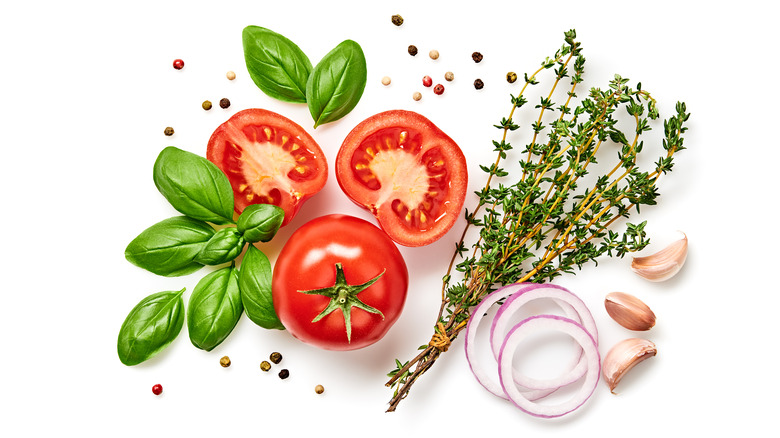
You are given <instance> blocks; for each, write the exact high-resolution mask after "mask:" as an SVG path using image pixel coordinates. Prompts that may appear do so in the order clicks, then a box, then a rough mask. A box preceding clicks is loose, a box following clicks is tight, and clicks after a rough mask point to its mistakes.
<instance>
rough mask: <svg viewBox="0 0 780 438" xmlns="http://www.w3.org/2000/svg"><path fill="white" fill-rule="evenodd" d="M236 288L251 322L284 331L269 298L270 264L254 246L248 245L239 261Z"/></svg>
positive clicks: (271, 298) (270, 297) (271, 299)
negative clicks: (239, 266) (239, 267)
mask: <svg viewBox="0 0 780 438" xmlns="http://www.w3.org/2000/svg"><path fill="white" fill-rule="evenodd" d="M238 288H239V290H240V291H241V302H242V303H243V304H244V310H246V316H248V317H249V319H250V320H252V322H254V323H255V324H257V325H259V326H260V327H262V328H265V329H279V330H284V326H283V325H282V322H281V321H279V317H278V316H277V315H276V311H275V310H274V304H273V297H272V296H271V263H270V262H269V261H268V257H266V256H265V254H263V252H262V251H260V250H259V249H257V248H256V247H255V246H254V245H249V249H247V251H246V254H244V259H243V260H242V261H241V269H240V270H239V271H238Z"/></svg>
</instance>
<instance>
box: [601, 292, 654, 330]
mask: <svg viewBox="0 0 780 438" xmlns="http://www.w3.org/2000/svg"><path fill="white" fill-rule="evenodd" d="M604 307H605V308H606V309H607V313H608V314H609V316H611V317H612V319H614V320H615V322H617V323H618V324H620V325H622V326H623V327H625V328H627V329H629V330H634V331H646V330H650V329H651V328H653V326H654V325H655V313H653V311H652V310H650V307H648V306H647V304H645V303H644V302H642V300H640V299H639V298H637V297H635V296H633V295H630V294H627V293H624V292H611V293H609V294H607V297H606V298H605V299H604Z"/></svg>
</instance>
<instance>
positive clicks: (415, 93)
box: [412, 91, 422, 100]
mask: <svg viewBox="0 0 780 438" xmlns="http://www.w3.org/2000/svg"><path fill="white" fill-rule="evenodd" d="M412 99H414V100H420V99H422V93H420V92H419V91H415V92H414V94H412Z"/></svg>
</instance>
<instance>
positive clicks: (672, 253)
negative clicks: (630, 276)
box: [631, 233, 688, 281]
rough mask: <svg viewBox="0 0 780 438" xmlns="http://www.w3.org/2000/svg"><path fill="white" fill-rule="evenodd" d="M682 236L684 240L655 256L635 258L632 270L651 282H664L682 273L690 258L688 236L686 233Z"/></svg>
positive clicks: (632, 262)
mask: <svg viewBox="0 0 780 438" xmlns="http://www.w3.org/2000/svg"><path fill="white" fill-rule="evenodd" d="M682 236H683V237H682V239H679V240H677V241H676V242H674V243H672V244H670V245H669V246H667V247H666V248H664V249H662V250H660V251H658V252H657V253H655V254H652V255H649V256H646V257H634V258H633V260H632V261H631V269H632V270H633V271H634V272H636V273H637V274H638V275H639V276H641V277H643V278H645V279H647V280H650V281H664V280H668V279H670V278H672V277H673V276H674V275H675V274H677V273H678V272H679V271H680V269H681V268H682V267H683V265H684V264H685V259H686V258H687V257H688V236H686V235H685V233H682Z"/></svg>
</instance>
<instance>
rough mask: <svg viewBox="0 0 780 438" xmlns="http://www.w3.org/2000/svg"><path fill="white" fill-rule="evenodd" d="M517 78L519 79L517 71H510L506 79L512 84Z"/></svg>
mask: <svg viewBox="0 0 780 438" xmlns="http://www.w3.org/2000/svg"><path fill="white" fill-rule="evenodd" d="M516 80H517V73H515V72H513V71H510V72H509V73H507V74H506V81H507V82H509V83H510V84H514V83H515V81H516Z"/></svg>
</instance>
